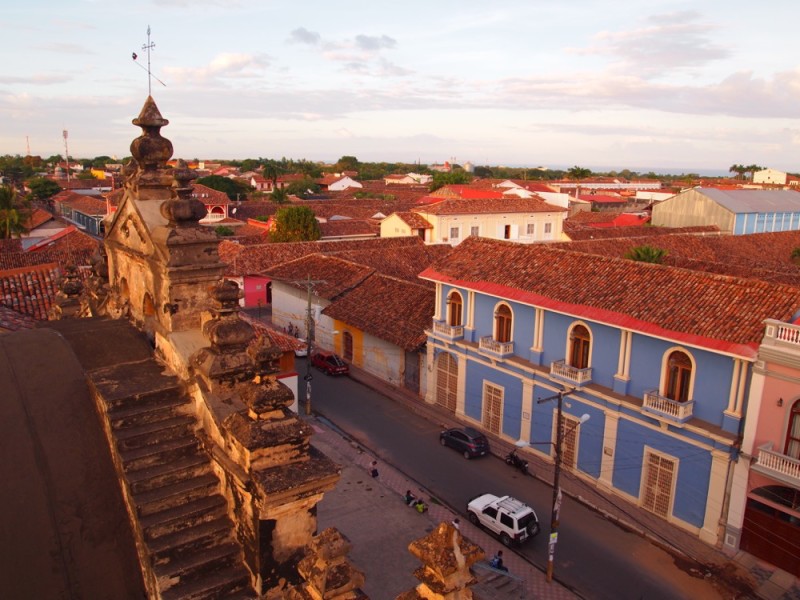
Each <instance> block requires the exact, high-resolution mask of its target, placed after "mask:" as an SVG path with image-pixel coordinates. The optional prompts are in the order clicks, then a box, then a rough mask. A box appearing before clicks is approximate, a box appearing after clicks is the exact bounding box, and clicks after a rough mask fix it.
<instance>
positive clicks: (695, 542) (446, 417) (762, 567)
mask: <svg viewBox="0 0 800 600" xmlns="http://www.w3.org/2000/svg"><path fill="white" fill-rule="evenodd" d="M350 377H351V378H353V379H355V380H356V381H359V382H360V383H362V384H364V385H365V386H367V387H370V388H372V389H374V390H377V391H379V392H380V393H381V394H384V395H385V396H387V397H389V398H391V399H393V400H395V401H397V402H400V403H402V404H405V405H407V406H409V407H411V408H413V410H414V412H416V413H418V414H420V415H422V416H423V417H424V418H426V419H428V420H429V421H431V422H434V423H437V424H441V425H443V426H444V427H455V426H458V425H462V423H460V422H459V421H458V420H457V419H456V418H455V416H454V415H453V414H452V413H448V412H447V411H445V410H443V409H440V408H439V407H437V406H435V405H431V404H428V403H426V402H424V401H423V400H422V399H421V398H419V397H418V396H416V395H415V394H414V393H413V392H411V391H409V390H405V389H402V388H398V387H395V386H392V385H390V384H388V383H386V382H385V381H382V380H381V379H379V378H377V377H375V376H373V375H370V374H369V373H367V372H365V371H364V370H362V369H359V368H357V367H354V366H352V365H351V367H350ZM488 437H489V438H490V442H491V447H492V451H493V453H495V454H498V455H500V456H502V455H504V454H505V453H507V452H509V451H510V450H511V449H512V445H511V444H509V443H508V442H506V441H504V440H501V439H500V438H497V437H494V436H491V435H488ZM527 458H528V459H529V469H530V473H531V475H533V476H534V477H537V478H538V479H541V480H542V481H544V482H547V483H548V484H549V483H550V482H552V481H553V466H552V465H551V464H550V463H547V462H544V461H542V460H541V459H539V458H537V457H536V456H535V455H528V456H527ZM367 464H368V463H367ZM400 487H403V486H402V485H401V486H400ZM408 487H410V486H407V487H404V488H403V489H402V490H400V489H399V488H398V492H399V493H401V494H402V493H404V492H405V490H406V489H408ZM561 487H562V489H563V491H564V493H565V494H568V495H569V496H571V497H573V498H575V499H576V500H578V501H580V502H581V503H583V504H584V505H586V506H588V507H590V508H592V509H594V510H596V511H597V512H599V513H600V514H602V515H604V516H605V517H606V518H607V519H609V520H611V521H615V522H617V523H619V524H620V526H622V527H624V528H626V529H629V530H631V531H634V532H636V533H638V534H639V535H641V536H643V537H645V538H647V539H649V540H650V541H651V542H653V543H654V544H657V545H659V546H660V547H662V548H664V549H665V550H667V551H668V552H670V553H671V554H673V555H676V557H677V559H676V562H677V560H680V559H683V560H684V563H685V565H684V568H685V570H687V571H690V572H694V573H696V574H697V576H699V577H704V576H707V577H714V578H715V580H716V581H719V582H720V583H721V584H723V586H722V587H723V589H722V590H721V594H723V595H724V596H726V597H738V598H762V599H764V600H800V582H798V579H797V578H795V577H794V576H792V575H791V574H789V573H786V572H784V571H781V570H780V569H776V568H775V567H773V566H772V565H769V564H766V563H764V562H762V561H760V560H758V559H757V558H755V557H753V556H752V555H749V554H747V553H745V552H739V553H738V554H737V555H736V556H734V557H730V556H728V555H727V554H725V553H724V552H722V551H721V550H718V549H716V548H713V547H711V546H709V545H707V544H705V543H704V542H702V541H700V540H699V539H698V538H697V537H695V536H693V535H691V534H690V533H688V532H684V531H682V530H680V529H678V528H677V527H674V526H671V525H669V524H668V523H667V522H665V521H664V520H662V519H660V518H659V517H657V516H656V515H654V514H652V513H650V512H648V511H646V510H644V509H642V508H640V507H639V506H637V505H635V504H631V503H630V502H627V501H625V500H623V499H621V498H617V497H614V496H611V495H608V496H606V495H605V494H603V493H602V492H600V491H599V490H598V489H596V488H595V487H594V486H593V485H591V484H589V483H587V482H585V481H583V480H582V479H580V478H578V477H576V476H575V475H573V474H571V473H569V472H568V471H562V475H561ZM450 518H452V515H451V517H450ZM440 520H443V519H440ZM437 522H438V521H437ZM465 525H469V524H465ZM470 526H471V525H470ZM473 529H474V528H473ZM462 531H463V532H464V533H465V535H467V536H468V537H470V538H471V539H473V540H475V541H476V542H477V543H479V544H482V543H481V542H478V539H477V537H473V536H472V534H471V533H467V532H466V530H465V529H464V527H463V526H462ZM484 535H485V534H484ZM492 543H493V544H494V545H496V541H494V540H493V539H492V542H491V543H490V545H489V546H483V547H484V549H485V550H489V549H491V548H493V547H494V545H492ZM489 554H490V555H491V554H492V553H489ZM517 559H518V558H517ZM518 560H521V559H518ZM509 566H510V567H511V570H512V572H513V571H514V567H515V566H511V565H510V564H509ZM537 573H539V572H538V571H537ZM539 574H540V575H541V576H542V579H543V578H544V575H542V574H541V573H539ZM544 585H545V586H547V584H546V583H545V584H544ZM531 589H536V588H531ZM548 589H549V588H545V590H544V591H545V592H546V591H547V590H548ZM752 590H755V592H754V593H753V591H752ZM564 591H565V592H566V589H565V590H564ZM567 593H568V592H567ZM754 594H755V595H754ZM537 597H557V596H546V595H543V596H537Z"/></svg>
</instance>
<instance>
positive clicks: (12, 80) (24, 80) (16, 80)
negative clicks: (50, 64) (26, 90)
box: [0, 75, 72, 85]
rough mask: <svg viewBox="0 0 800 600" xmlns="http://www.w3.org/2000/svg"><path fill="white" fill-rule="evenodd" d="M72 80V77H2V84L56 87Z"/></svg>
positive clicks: (0, 79) (0, 82) (0, 81)
mask: <svg viewBox="0 0 800 600" xmlns="http://www.w3.org/2000/svg"><path fill="white" fill-rule="evenodd" d="M71 80H72V77H71V76H68V75H29V76H27V77H12V76H10V75H0V84H2V85H14V84H24V85H55V84H58V83H66V82H68V81H71Z"/></svg>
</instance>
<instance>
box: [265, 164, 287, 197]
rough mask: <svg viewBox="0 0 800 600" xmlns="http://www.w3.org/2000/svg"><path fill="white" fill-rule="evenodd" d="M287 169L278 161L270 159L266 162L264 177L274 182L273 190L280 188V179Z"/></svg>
mask: <svg viewBox="0 0 800 600" xmlns="http://www.w3.org/2000/svg"><path fill="white" fill-rule="evenodd" d="M284 171H285V169H284V167H283V165H281V164H280V163H279V162H278V161H276V160H272V159H269V160H267V161H264V177H265V178H266V179H270V180H272V189H273V190H275V189H277V188H278V177H280V176H281V175H282V174H283V173H284Z"/></svg>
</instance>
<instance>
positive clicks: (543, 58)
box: [0, 0, 800, 174]
mask: <svg viewBox="0 0 800 600" xmlns="http://www.w3.org/2000/svg"><path fill="white" fill-rule="evenodd" d="M799 16H800V3H798V2H796V0H794V1H788V0H768V1H767V2H765V3H762V4H759V5H756V4H753V3H752V2H744V1H741V0H692V1H691V2H689V1H686V2H684V1H676V0H649V1H648V2H637V1H634V0H597V1H592V0H561V1H559V2H556V1H555V0H549V1H542V0H520V1H504V0H494V1H492V2H489V1H486V0H482V1H480V2H477V1H473V0H461V1H459V2H451V1H449V0H428V1H427V2H421V1H418V0H405V1H404V2H387V1H385V0H373V1H372V2H364V0H359V1H357V2H356V1H351V0H338V1H336V2H320V1H317V0H295V1H293V2H287V1H280V0H155V1H152V0H140V1H138V2H131V1H126V2H121V1H117V0H104V1H102V2H100V1H97V0H75V1H73V2H68V3H67V2H63V0H61V1H59V2H55V1H51V0H26V1H25V2H13V3H11V2H9V3H7V5H6V6H4V8H3V11H2V18H0V33H1V34H2V44H0V64H2V68H0V155H4V154H11V155H16V154H19V155H23V156H24V155H26V154H28V149H29V150H30V153H31V154H33V155H39V156H42V157H48V156H51V155H53V154H62V155H63V154H64V150H65V146H64V139H63V131H64V130H66V131H68V138H67V144H68V149H69V154H70V156H71V157H78V158H93V157H95V156H101V155H109V156H115V157H117V158H119V159H122V158H123V157H125V156H128V155H130V150H129V147H130V143H131V141H132V140H133V139H134V138H136V137H138V136H139V135H140V133H141V130H140V129H139V128H137V127H135V126H133V125H132V124H131V120H132V119H134V118H135V117H136V116H137V115H138V114H139V111H140V110H141V107H142V105H143V103H144V101H145V99H146V98H147V95H148V73H147V65H148V51H147V50H146V49H145V48H144V46H146V45H147V43H148V34H147V32H148V28H150V37H149V40H150V42H151V44H152V47H151V51H150V57H149V58H150V65H151V72H152V74H153V76H154V77H153V78H152V79H151V80H150V84H151V90H152V96H153V98H154V99H155V101H156V104H157V105H158V107H159V110H160V111H161V114H162V115H163V116H164V118H166V119H168V120H169V121H170V124H169V125H168V126H166V127H164V128H163V129H162V135H164V137H167V138H168V139H170V140H171V141H172V143H173V146H174V157H175V158H184V159H187V160H191V159H195V158H198V159H201V160H214V159H221V160H225V159H228V160H230V159H244V158H259V157H264V158H280V157H287V158H293V159H301V158H302V159H307V160H313V161H326V162H334V161H336V160H337V159H338V158H339V157H341V156H345V155H348V156H355V157H357V158H358V159H359V160H361V161H363V162H382V161H385V162H408V163H413V162H417V161H419V162H421V163H424V164H432V163H442V162H444V161H451V162H456V163H459V164H463V163H465V162H468V161H469V162H471V163H473V164H475V165H507V166H528V167H537V166H544V167H550V168H568V167H570V166H574V165H577V166H581V167H585V168H589V169H593V170H595V171H598V170H622V169H626V168H627V169H631V170H634V171H640V172H644V171H648V170H651V169H654V170H662V171H666V172H672V173H682V172H685V173H689V172H694V173H700V174H725V173H728V170H729V167H730V166H731V165H734V164H744V165H750V164H757V165H760V166H763V167H770V168H774V169H779V170H782V171H790V172H798V171H800V164H798V162H799V161H798V156H800V152H799V151H800V121H798V118H799V117H800V36H799V35H798V34H797V26H796V23H797V21H798V17H799ZM134 53H135V54H136V55H137V58H136V59H134V58H133V54H134Z"/></svg>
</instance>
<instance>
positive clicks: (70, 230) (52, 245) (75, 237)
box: [28, 225, 100, 254]
mask: <svg viewBox="0 0 800 600" xmlns="http://www.w3.org/2000/svg"><path fill="white" fill-rule="evenodd" d="M45 248H47V249H49V250H64V251H66V252H68V253H71V252H79V251H81V250H85V251H87V252H89V253H91V254H94V253H96V252H97V251H98V250H99V249H100V242H99V241H98V240H97V239H95V238H93V237H92V236H90V235H88V234H86V233H84V232H82V231H80V230H79V229H78V228H76V227H75V226H74V225H70V226H69V227H65V228H64V229H62V230H60V231H57V232H56V233H54V234H53V235H51V236H50V237H48V238H45V239H43V240H40V241H39V242H37V243H36V244H34V245H33V246H31V247H30V248H28V252H41V251H42V250H43V249H45Z"/></svg>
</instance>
